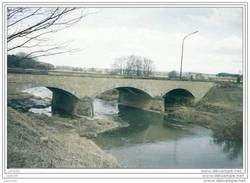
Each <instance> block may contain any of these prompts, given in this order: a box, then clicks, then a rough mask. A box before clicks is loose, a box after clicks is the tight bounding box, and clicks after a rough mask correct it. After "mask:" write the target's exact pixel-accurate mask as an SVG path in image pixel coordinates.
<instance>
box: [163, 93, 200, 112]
mask: <svg viewBox="0 0 250 183" xmlns="http://www.w3.org/2000/svg"><path fill="white" fill-rule="evenodd" d="M163 98H164V106H165V110H166V109H167V108H168V107H172V106H176V105H193V104H194V101H195V95H194V94H193V93H192V92H191V91H190V90H188V89H185V88H175V89H171V90H169V91H167V92H166V93H165V94H164V95H163Z"/></svg>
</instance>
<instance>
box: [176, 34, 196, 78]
mask: <svg viewBox="0 0 250 183" xmlns="http://www.w3.org/2000/svg"><path fill="white" fill-rule="evenodd" d="M197 32H198V31H195V32H192V33H190V34H188V35H186V36H184V38H183V40H182V47H181V69H180V80H181V79H182V62H183V52H184V41H185V39H186V38H187V37H189V36H191V35H193V34H196V33H197Z"/></svg>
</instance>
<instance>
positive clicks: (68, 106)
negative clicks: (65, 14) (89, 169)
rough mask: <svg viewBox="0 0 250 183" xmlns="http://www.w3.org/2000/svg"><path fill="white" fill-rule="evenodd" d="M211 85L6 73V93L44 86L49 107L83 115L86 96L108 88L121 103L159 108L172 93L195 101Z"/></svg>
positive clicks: (90, 96)
mask: <svg viewBox="0 0 250 183" xmlns="http://www.w3.org/2000/svg"><path fill="white" fill-rule="evenodd" d="M213 85H214V84H213V83H212V82H198V81H195V82H194V81H171V80H155V79H125V78H111V77H94V76H79V75H69V74H67V75H64V74H59V75H55V74H48V75H45V74H18V73H8V83H7V87H8V93H9V92H20V91H23V90H25V89H28V88H33V87H41V86H43V87H47V88H48V89H50V90H51V91H52V92H53V97H52V110H54V111H56V110H59V111H65V112H68V113H74V114H78V115H86V113H85V112H84V110H86V106H87V105H91V104H87V102H86V101H87V100H86V98H88V99H91V100H93V99H94V98H95V97H96V96H97V95H99V94H101V93H103V92H105V91H108V90H111V89H117V90H118V91H119V102H120V103H121V104H123V105H127V106H132V107H137V108H141V109H145V110H153V111H161V112H163V111H165V110H166V107H167V103H168V102H171V101H172V100H173V99H175V97H173V96H179V98H180V97H183V98H185V99H188V101H189V102H190V101H191V103H192V104H196V103H197V102H198V101H199V100H201V99H202V97H204V96H205V94H206V93H207V92H208V91H209V90H210V89H211V87H212V86H213ZM91 100H90V101H91ZM88 101H89V100H88ZM90 103H91V102H90ZM87 115H89V113H88V114H87Z"/></svg>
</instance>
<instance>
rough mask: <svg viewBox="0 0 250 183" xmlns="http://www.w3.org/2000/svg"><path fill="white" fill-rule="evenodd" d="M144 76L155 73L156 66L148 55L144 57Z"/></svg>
mask: <svg viewBox="0 0 250 183" xmlns="http://www.w3.org/2000/svg"><path fill="white" fill-rule="evenodd" d="M142 70H143V76H145V77H149V76H151V75H152V74H153V70H154V66H153V60H150V59H148V58H146V57H144V58H143V69H142Z"/></svg>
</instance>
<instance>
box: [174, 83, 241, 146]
mask: <svg viewBox="0 0 250 183" xmlns="http://www.w3.org/2000/svg"><path fill="white" fill-rule="evenodd" d="M170 115H171V116H172V117H173V118H176V119H179V120H185V121H188V122H192V123H196V124H199V125H202V126H206V127H208V128H211V129H213V132H214V137H215V139H217V140H218V141H235V140H236V141H241V142H242V139H243V88H242V85H241V84H233V83H232V84H229V83H227V84H225V83H218V84H217V85H216V86H215V87H213V88H212V89H211V90H210V91H209V92H208V93H207V95H206V96H205V97H204V98H203V99H202V100H201V101H200V102H199V103H198V105H197V106H196V107H195V108H189V107H181V108H179V109H178V110H176V111H173V112H172V113H171V114H170Z"/></svg>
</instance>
